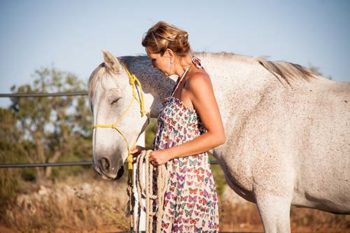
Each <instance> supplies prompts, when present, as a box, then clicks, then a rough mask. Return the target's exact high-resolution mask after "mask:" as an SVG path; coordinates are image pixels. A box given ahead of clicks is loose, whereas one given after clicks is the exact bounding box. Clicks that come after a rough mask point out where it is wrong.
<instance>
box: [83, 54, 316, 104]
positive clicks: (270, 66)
mask: <svg viewBox="0 0 350 233" xmlns="http://www.w3.org/2000/svg"><path fill="white" fill-rule="evenodd" d="M195 55H199V56H203V55H204V56H207V55H209V56H213V57H224V58H231V59H239V60H241V61H245V62H252V61H253V62H258V63H259V64H260V65H261V66H263V67H264V68H265V69H266V70H267V71H269V72H270V73H271V74H273V75H274V76H275V77H276V78H277V79H278V80H279V81H280V82H281V80H284V81H285V82H286V83H288V85H291V83H290V81H291V80H297V79H303V80H307V81H310V80H311V79H313V78H316V77H317V74H315V73H314V72H312V71H311V70H310V69H307V68H305V67H303V66H301V65H298V64H294V63H290V62H285V61H268V60H266V59H265V58H263V57H255V58H253V57H250V56H245V55H240V54H235V53H227V52H220V53H208V52H196V53H195ZM140 58H141V60H144V59H145V58H146V56H124V57H120V59H121V62H122V63H125V64H129V63H132V62H135V61H136V60H139V61H140ZM146 60H147V59H146ZM106 73H108V71H107V70H106V67H105V66H104V63H101V64H100V65H99V66H98V67H97V68H96V69H95V70H94V71H93V72H92V74H91V76H90V79H89V84H88V94H89V96H90V98H91V97H92V95H93V90H94V87H95V86H96V84H97V83H98V82H99V80H100V78H101V77H103V76H105V75H106Z"/></svg>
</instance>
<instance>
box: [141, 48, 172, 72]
mask: <svg viewBox="0 0 350 233" xmlns="http://www.w3.org/2000/svg"><path fill="white" fill-rule="evenodd" d="M146 52H147V56H148V57H149V58H150V59H151V62H152V65H153V67H155V68H157V69H158V70H160V71H161V72H162V73H164V74H165V75H167V76H169V75H171V73H170V72H171V67H172V64H171V60H170V59H171V58H170V57H169V56H168V53H167V51H165V53H164V54H163V55H161V54H160V53H152V52H150V50H149V49H147V48H146Z"/></svg>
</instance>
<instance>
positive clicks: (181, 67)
mask: <svg viewBox="0 0 350 233" xmlns="http://www.w3.org/2000/svg"><path fill="white" fill-rule="evenodd" d="M191 65H192V57H191V55H190V54H187V55H186V56H184V57H178V59H176V61H175V63H174V66H175V67H174V68H175V70H174V73H175V74H176V75H177V76H178V77H181V76H182V75H183V74H184V72H185V71H186V70H187V69H188V68H189V67H190V66H191Z"/></svg>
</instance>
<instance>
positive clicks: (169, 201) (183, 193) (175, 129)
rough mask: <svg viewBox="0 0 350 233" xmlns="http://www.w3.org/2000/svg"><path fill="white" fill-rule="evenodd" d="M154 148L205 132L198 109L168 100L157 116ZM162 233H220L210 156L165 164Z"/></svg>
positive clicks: (174, 143)
mask: <svg viewBox="0 0 350 233" xmlns="http://www.w3.org/2000/svg"><path fill="white" fill-rule="evenodd" d="M157 123H158V128H157V132H156V137H155V140H154V149H155V150H159V149H166V148H170V147H173V146H176V145H180V144H183V143H185V142H187V141H190V140H192V139H194V138H196V137H198V136H199V135H200V134H202V133H204V132H205V131H206V129H205V128H204V126H203V124H202V123H201V121H200V118H199V116H198V114H197V113H196V111H195V110H192V109H189V108H188V107H186V106H185V105H184V104H183V103H182V101H181V100H180V99H178V98H176V97H174V96H171V97H169V98H167V99H166V101H165V102H164V107H163V109H162V111H161V113H160V115H159V117H158V121H157ZM166 167H167V172H168V181H167V189H166V192H165V197H164V207H163V208H164V209H163V210H164V211H163V218H162V223H161V224H162V225H161V231H162V232H218V230H219V214H218V203H217V193H216V187H215V183H214V179H213V176H212V173H211V169H210V165H209V161H208V154H207V153H206V152H205V153H201V154H197V155H191V156H187V157H183V158H175V159H172V160H170V161H168V162H167V164H166Z"/></svg>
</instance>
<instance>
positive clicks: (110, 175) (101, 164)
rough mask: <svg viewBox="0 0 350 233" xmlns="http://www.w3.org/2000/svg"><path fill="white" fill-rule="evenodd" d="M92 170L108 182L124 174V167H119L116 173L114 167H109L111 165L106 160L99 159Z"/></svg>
mask: <svg viewBox="0 0 350 233" xmlns="http://www.w3.org/2000/svg"><path fill="white" fill-rule="evenodd" d="M94 168H95V170H96V172H97V173H98V174H99V175H101V176H102V177H103V178H105V179H109V180H115V179H119V178H121V177H122V176H123V174H124V166H121V167H120V168H119V170H118V172H116V169H115V167H112V166H111V163H110V161H109V160H108V159H107V158H102V159H99V160H98V164H96V165H95V166H94Z"/></svg>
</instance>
